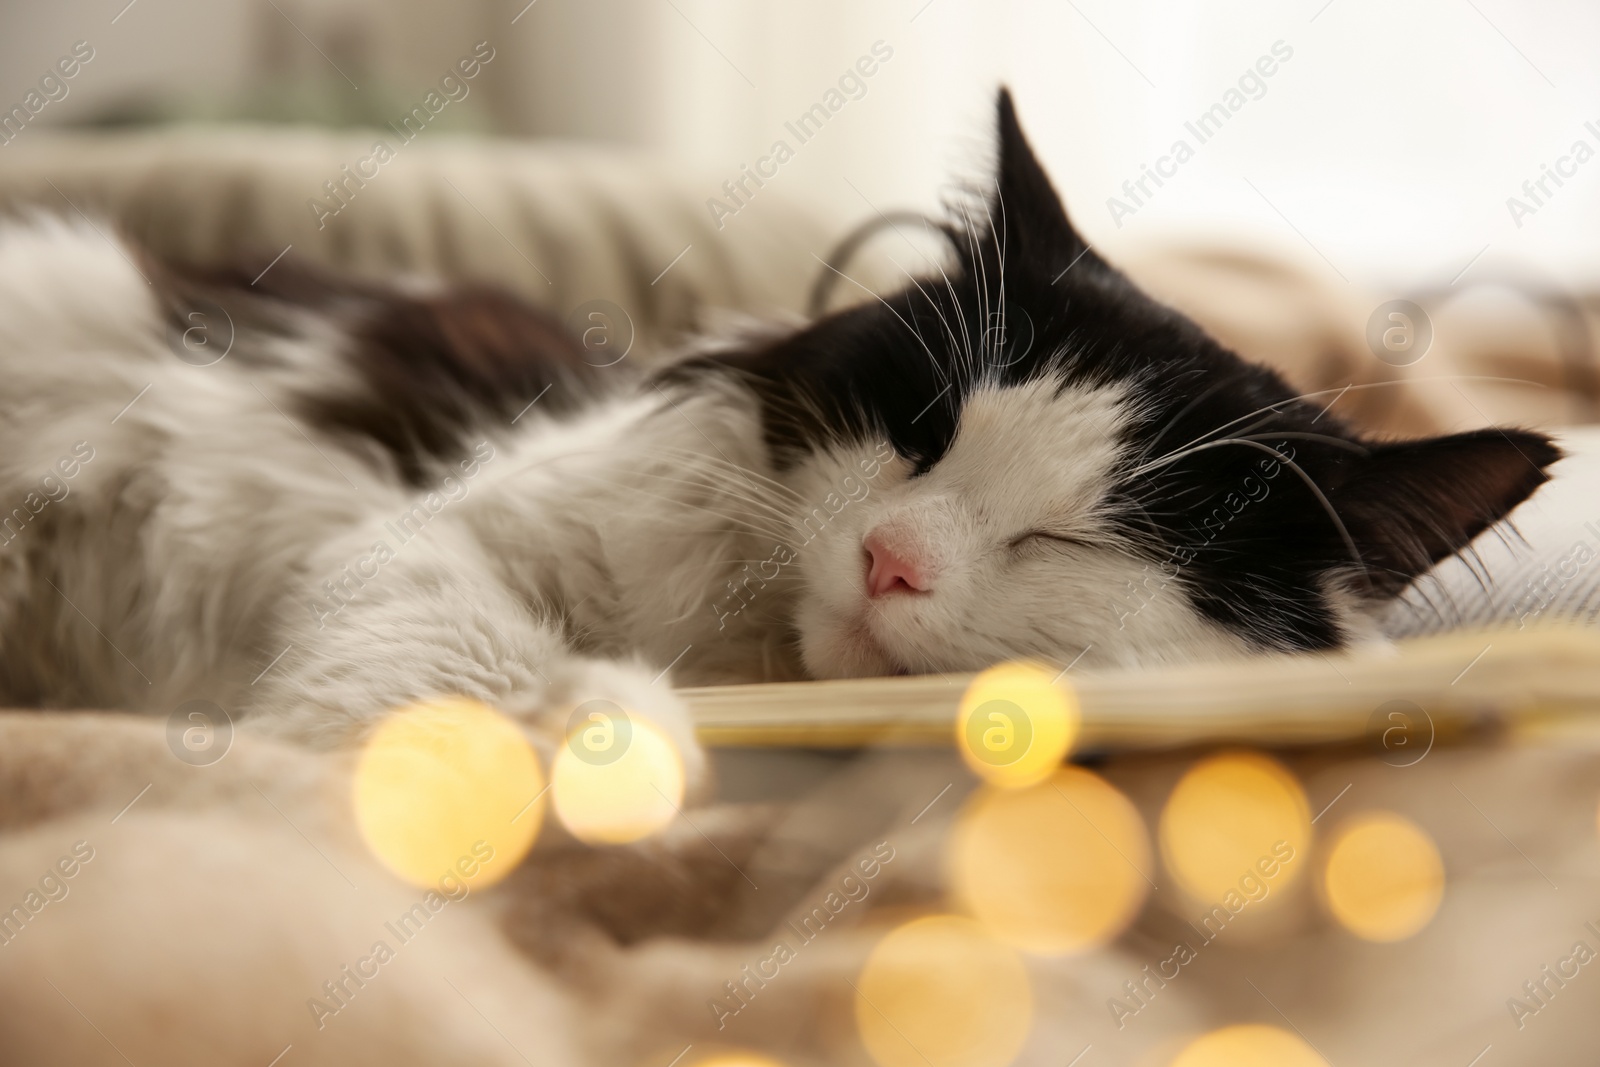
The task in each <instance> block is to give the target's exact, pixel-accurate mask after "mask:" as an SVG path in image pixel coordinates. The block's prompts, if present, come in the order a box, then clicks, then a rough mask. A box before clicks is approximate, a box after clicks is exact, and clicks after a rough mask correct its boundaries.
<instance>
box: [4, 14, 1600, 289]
mask: <svg viewBox="0 0 1600 1067" xmlns="http://www.w3.org/2000/svg"><path fill="white" fill-rule="evenodd" d="M525 3H526V0H465V2H460V3H450V4H443V3H430V2H427V0H390V2H385V3H378V2H376V0H316V2H308V0H206V2H200V0H135V2H134V3H132V4H127V0H105V2H98V0H97V2H94V3H82V2H74V3H60V4H36V3H23V2H21V0H9V2H8V3H6V4H5V5H4V6H3V10H4V16H3V29H4V32H0V71H3V72H4V80H3V84H0V99H3V101H4V102H5V103H6V105H7V106H10V105H11V104H12V103H15V102H17V101H18V100H20V99H21V97H22V95H23V94H24V93H25V92H26V91H27V90H28V89H29V88H30V86H31V85H32V84H33V83H34V82H35V81H36V80H37V77H38V75H39V74H40V73H42V72H44V71H46V70H48V69H49V68H50V66H51V65H52V64H53V63H54V62H55V61H56V60H57V58H58V57H59V56H60V55H63V54H65V53H66V52H67V50H68V49H69V47H70V46H71V44H72V43H73V42H75V41H78V40H87V41H89V42H90V43H91V44H92V45H93V47H94V49H95V58H94V60H93V61H92V63H91V64H89V65H88V66H87V67H86V68H85V70H84V72H83V74H82V75H81V76H80V77H78V78H76V79H74V80H73V81H72V83H71V85H70V94H69V96H68V97H67V98H65V99H63V100H60V101H59V102H52V103H51V104H50V105H49V106H48V107H47V108H45V109H44V111H43V112H42V113H40V114H39V115H38V116H37V118H36V119H35V120H34V121H35V122H36V123H37V124H38V125H39V126H41V127H51V126H65V125H96V124H130V123H150V122H175V121H183V120H194V119H203V120H217V119H230V118H253V119H265V120H270V121H280V122H291V121H292V122H311V123H318V124H329V125H341V126H349V125H362V124H365V125H371V126H377V127H382V126H384V125H385V124H386V123H388V122H390V121H393V120H395V119H397V118H398V117H399V116H400V115H401V114H403V113H404V112H406V111H407V110H408V109H409V108H410V106H412V105H413V104H415V103H417V102H418V101H419V99H420V98H421V96H422V94H423V93H425V92H426V91H427V90H428V89H429V88H431V87H433V86H434V85H435V84H436V83H437V82H438V80H439V77H440V75H441V74H442V73H443V72H444V71H446V70H447V69H448V68H449V67H450V65H451V64H453V63H454V62H455V61H456V60H457V59H458V58H459V57H460V56H461V55H464V54H466V53H467V52H468V51H470V48H471V46H472V45H473V44H474V43H476V42H478V41H488V42H489V43H490V45H491V46H492V47H493V48H494V49H495V50H496V52H497V58H496V61H495V62H493V63H492V64H490V65H489V67H488V68H487V69H486V70H485V71H484V73H483V75H482V77H481V78H480V79H478V80H477V81H476V82H475V84H474V85H473V87H472V92H471V94H470V97H469V98H468V99H466V100H463V101H461V102H459V104H454V103H453V104H452V106H451V108H450V109H449V111H448V114H446V115H444V116H441V118H443V119H446V120H447V122H446V123H441V128H443V127H444V126H446V125H447V126H449V127H452V128H454V129H456V130H464V131H479V132H485V133H494V134H501V135H507V136H512V137H519V138H562V139H578V140H583V141H598V142H608V143H616V144H623V145H629V146H637V147H642V148H647V149H651V150H654V151H657V152H659V153H663V154H665V155H667V156H669V157H671V158H673V159H675V160H676V161H680V162H681V163H682V164H683V165H685V166H686V167H689V168H692V169H693V170H694V171H696V172H703V173H704V175H705V178H706V181H707V183H708V184H707V192H706V195H707V196H711V195H715V194H716V193H717V190H718V188H719V187H720V185H721V182H722V181H724V180H727V179H729V178H734V177H737V175H738V173H739V168H740V166H741V165H744V164H754V163H755V161H756V159H757V158H758V157H759V156H760V155H762V154H763V153H765V152H766V151H767V150H768V149H769V147H770V146H771V145H772V143H773V142H774V141H775V140H777V139H779V138H783V139H786V140H790V141H791V142H792V141H793V138H792V137H789V136H788V135H787V134H786V133H785V130H784V123H785V122H788V121H792V120H794V119H795V118H796V117H797V116H798V115H800V114H801V113H803V112H804V111H805V110H806V109H807V108H809V107H810V106H811V105H812V104H814V103H816V102H818V101H819V100H820V99H821V98H822V96H823V94H824V93H825V92H826V91H827V90H828V89H830V88H831V87H833V86H834V85H835V84H836V83H837V80H838V79H839V77H840V75H841V74H842V73H844V72H845V71H846V70H847V69H849V68H850V67H851V66H852V65H853V64H854V63H855V62H856V60H857V59H858V57H860V56H863V55H867V54H869V52H870V49H871V46H872V45H873V43H874V42H876V41H882V42H884V44H885V45H887V46H888V47H889V48H890V49H892V53H893V58H892V59H891V60H889V61H887V62H885V63H883V64H882V66H881V69H880V70H878V71H877V72H876V73H875V74H874V75H873V76H872V77H870V78H868V79H865V84H866V86H867V89H866V92H865V94H864V95H863V96H861V98H860V99H858V100H850V101H849V103H848V105H847V106H846V107H845V108H843V109H842V110H841V112H840V113H839V114H837V115H836V116H835V117H834V119H833V121H831V122H830V123H829V124H828V127H827V129H826V131H825V133H824V134H823V135H821V136H818V137H816V138H815V139H814V140H813V141H811V142H809V143H807V144H805V145H804V146H798V145H797V146H796V147H797V148H803V150H800V151H797V153H796V156H795V158H794V159H793V160H792V161H789V162H787V163H786V164H785V165H784V166H783V168H782V170H781V177H780V178H779V179H778V181H779V182H781V184H782V186H783V188H784V190H785V193H784V195H785V196H786V197H788V198H791V199H798V200H804V201H808V202H810V203H812V204H814V205H816V206H817V207H819V208H821V209H823V210H825V211H827V212H829V213H830V214H835V215H839V216H841V217H842V216H844V215H850V216H858V215H863V214H865V213H867V212H869V211H870V210H871V208H872V206H877V207H880V208H884V209H887V208H889V207H898V206H914V207H925V208H926V207H932V206H934V205H935V204H936V203H937V198H938V196H939V194H940V191H941V189H942V188H944V187H945V186H946V185H947V183H948V182H949V181H950V180H952V179H953V178H960V177H972V176H976V175H981V174H982V163H983V159H984V157H985V154H986V152H987V146H988V139H989V121H990V111H991V92H992V90H993V88H994V86H995V85H996V83H998V82H1000V81H1004V82H1006V83H1008V84H1010V85H1011V86H1012V87H1013V88H1014V89H1015V90H1016V92H1017V95H1018V99H1019V103H1020V106H1021V108H1022V113H1023V116H1024V120H1025V122H1026V124H1027V127H1028V128H1029V130H1030V132H1031V134H1032V136H1033V138H1034V140H1035V141H1036V143H1037V146H1038V148H1039V150H1040V152H1041V154H1042V156H1043V157H1044V159H1045V161H1046V163H1047V165H1048V166H1049V168H1050V170H1051V172H1052V174H1053V175H1054V176H1055V178H1056V180H1057V182H1058V184H1059V185H1060V187H1061V189H1062V191H1063V193H1064V194H1065V196H1066V198H1067V200H1068V202H1069V205H1070V206H1071V209H1072V211H1073V213H1074V216H1075V219H1076V221H1077V222H1078V224H1079V226H1080V227H1081V228H1082V229H1083V230H1084V231H1085V232H1086V234H1087V235H1088V236H1089V237H1090V238H1091V240H1093V241H1094V242H1095V243H1096V244H1097V245H1100V246H1102V247H1104V248H1106V249H1108V250H1110V252H1111V254H1112V255H1115V254H1116V252H1117V250H1118V248H1120V247H1123V246H1130V245H1134V244H1136V243H1138V242H1141V241H1144V240H1147V239H1151V238H1155V237H1160V236H1169V235H1172V234H1183V235H1194V236H1198V237H1202V238H1210V237H1212V236H1215V235H1225V236H1227V237H1230V238H1232V239H1235V240H1240V241H1252V242H1255V241H1259V242H1262V243H1264V244H1267V245H1272V246H1276V245H1283V246H1286V247H1292V248H1293V249H1294V250H1295V251H1296V252H1297V253H1307V252H1308V251H1309V253H1310V254H1311V258H1313V259H1314V260H1315V261H1316V263H1318V264H1320V265H1321V268H1320V269H1322V270H1324V271H1325V272H1327V274H1328V276H1329V278H1331V279H1335V280H1338V279H1347V280H1349V281H1351V282H1355V283H1368V284H1376V285H1379V286H1382V285H1391V286H1392V285H1397V284H1401V283H1405V284H1414V283H1417V282H1418V281H1429V282H1431V281H1438V282H1441V283H1448V282H1449V281H1451V280H1452V279H1454V278H1456V277H1457V276H1458V275H1460V273H1461V272H1463V271H1464V270H1467V269H1469V265H1470V269H1471V270H1474V271H1485V272H1491V273H1492V272H1493V271H1495V270H1499V269H1515V270H1517V271H1520V272H1523V273H1526V274H1530V275H1532V276H1535V277H1537V278H1539V279H1541V280H1544V281H1547V282H1549V283H1552V284H1557V285H1561V286H1564V287H1568V288H1577V287H1581V286H1584V285H1586V284H1588V283H1591V282H1592V281H1593V280H1594V278H1595V276H1596V274H1597V273H1600V253H1597V251H1596V250H1597V248H1600V242H1597V241H1596V240H1595V236H1596V231H1597V224H1600V198H1597V197H1596V196H1595V195H1594V193H1595V189H1596V185H1597V182H1600V164H1595V165H1593V166H1592V167H1590V166H1587V165H1575V166H1576V171H1577V172H1576V175H1575V176H1572V177H1569V178H1567V179H1564V180H1565V184H1564V185H1563V186H1562V187H1560V188H1559V190H1558V189H1557V187H1556V186H1555V185H1553V184H1551V185H1547V186H1546V189H1547V190H1548V191H1550V192H1551V193H1552V194H1553V195H1551V196H1549V197H1547V198H1544V199H1545V204H1544V205H1542V206H1540V205H1535V206H1537V207H1538V210H1537V211H1536V212H1535V213H1533V214H1531V215H1527V216H1525V217H1523V218H1521V219H1520V223H1521V225H1520V226H1519V225H1518V221H1519V220H1518V219H1516V218H1514V217H1513V213H1512V212H1511V210H1510V209H1509V208H1508V205H1507V199H1508V198H1509V197H1513V196H1517V197H1522V198H1523V199H1524V201H1525V202H1528V203H1532V202H1531V201H1529V200H1528V198H1527V196H1526V194H1525V193H1524V192H1523V190H1522V185H1523V182H1524V181H1528V180H1530V179H1532V180H1537V179H1538V178H1539V176H1540V175H1541V174H1542V173H1543V172H1544V169H1545V168H1546V167H1555V166H1556V164H1557V162H1558V158H1559V157H1561V156H1563V155H1566V154H1568V153H1570V152H1571V150H1572V147H1573V145H1574V142H1575V141H1578V140H1585V141H1587V142H1588V143H1589V144H1590V145H1591V146H1594V147H1596V148H1600V103H1597V101H1600V91H1597V90H1600V69H1597V68H1596V66H1595V65H1594V64H1593V63H1592V62H1588V60H1589V52H1590V50H1591V48H1592V42H1593V41H1594V40H1595V39H1596V35H1597V33H1600V7H1597V6H1596V5H1593V4H1588V3H1580V2H1578V0H1541V2H1537V3H1511V2H1509V0H1420V2H1416V3H1408V4H1404V5H1399V4H1393V3H1386V2H1379V0H1294V2H1289V3H1284V2H1272V3H1268V2H1250V0H1228V2H1222V3H1210V4H1199V3H1193V2H1175V0H1164V2H1163V0H1132V2H1129V0H1120V2H1119V0H1071V2H1051V3H1045V2H1028V0H996V2H989V3H983V4H976V3H970V2H964V0H893V2H886V3H878V4H870V5H869V4H857V3H850V2H848V0H816V2H812V3H807V4H783V3H778V2H771V0H760V2H748V3H737V4H735V3H716V2H712V0H582V2H580V0H536V2H534V3H532V4H531V5H527V6H526V7H525V6H524V5H525ZM124 5H126V7H125V6H124ZM113 19H115V21H113ZM1277 42H1282V45H1280V46H1279V50H1280V51H1285V50H1287V51H1289V52H1292V58H1290V59H1288V60H1286V61H1283V62H1282V63H1281V64H1279V65H1278V69H1277V70H1276V72H1275V73H1274V74H1273V75H1272V76H1271V77H1269V78H1266V79H1264V86H1265V88H1264V90H1262V91H1260V95H1259V98H1255V91H1254V90H1246V91H1247V93H1249V94H1250V95H1249V96H1247V97H1246V99H1247V102H1246V103H1245V105H1244V106H1243V107H1241V108H1240V109H1239V110H1238V111H1237V112H1236V113H1234V114H1233V115H1232V117H1231V118H1230V119H1229V120H1228V121H1227V123H1226V125H1225V128H1224V129H1222V130H1221V131H1220V132H1218V133H1217V134H1216V135H1215V136H1213V137H1211V138H1210V139H1208V140H1207V142H1206V143H1204V144H1203V145H1201V144H1199V143H1198V142H1197V141H1196V139H1195V138H1194V137H1193V136H1192V135H1190V134H1189V133H1187V132H1186V131H1185V128H1184V123H1185V122H1194V121H1196V120H1197V119H1198V117H1199V116H1200V115H1201V114H1203V113H1204V112H1205V111H1206V110H1207V109H1208V108H1210V107H1211V106H1212V105H1214V104H1217V103H1218V102H1219V101H1221V100H1223V98H1224V94H1225V93H1226V92H1227V91H1228V90H1230V89H1233V88H1235V87H1236V86H1237V85H1238V83H1239V79H1240V77H1241V76H1242V75H1245V74H1246V73H1247V72H1248V71H1249V70H1250V69H1251V68H1252V67H1253V66H1254V65H1255V64H1256V63H1257V61H1258V59H1259V58H1260V57H1262V56H1267V55H1270V54H1272V48H1273V45H1274V44H1275V43H1277ZM1588 121H1595V122H1596V123H1597V125H1596V128H1595V129H1596V132H1591V131H1590V130H1587V129H1586V128H1585V125H1584V124H1585V123H1586V122H1588ZM1180 138H1183V139H1185V140H1188V141H1189V143H1190V144H1191V145H1193V146H1195V147H1196V152H1195V156H1194V158H1193V159H1192V160H1189V161H1187V162H1185V163H1184V164H1183V165H1182V166H1181V167H1180V168H1178V174H1177V176H1176V177H1173V178H1171V179H1170V180H1168V181H1167V182H1166V184H1165V185H1164V186H1163V187H1161V188H1160V189H1159V191H1158V192H1157V193H1156V195H1153V196H1151V197H1149V198H1148V200H1147V202H1146V203H1145V204H1143V205H1138V206H1137V210H1136V211H1135V212H1134V213H1132V214H1130V215H1127V216H1125V217H1122V218H1121V219H1120V220H1114V219H1113V216H1112V212H1111V211H1110V210H1109V209H1108V206H1107V200H1108V198H1111V197H1120V198H1123V200H1124V201H1125V202H1127V203H1132V201H1131V200H1129V199H1128V197H1127V196H1126V194H1125V193H1124V192H1123V189H1122V186H1123V183H1124V181H1128V180H1130V179H1131V180H1135V181H1136V180H1137V179H1138V178H1139V176H1140V175H1141V173H1142V170H1143V168H1144V167H1145V166H1147V165H1148V166H1152V167H1153V166H1155V165H1156V163H1157V160H1158V159H1159V158H1160V157H1162V156H1163V155H1165V154H1167V153H1168V152H1169V151H1170V149H1171V146H1172V144H1173V142H1174V141H1176V140H1178V139H1180ZM7 147H8V148H10V147H11V146H7ZM11 150H13V151H14V150H15V149H14V148H11ZM1573 166H1574V165H1573V164H1569V165H1568V167H1569V169H1571V168H1572V167H1573ZM1147 188H1149V189H1153V188H1154V187H1153V186H1147ZM752 208H753V209H754V211H755V212H756V213H759V212H760V209H761V205H760V198H757V199H756V202H755V203H753V204H752ZM1118 222H1120V225H1119V224H1118Z"/></svg>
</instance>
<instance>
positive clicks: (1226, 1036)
mask: <svg viewBox="0 0 1600 1067" xmlns="http://www.w3.org/2000/svg"><path fill="white" fill-rule="evenodd" d="M1172 1067H1328V1061H1327V1060H1325V1059H1323V1058H1322V1057H1321V1056H1319V1055H1318V1054H1317V1050H1316V1049H1314V1048H1312V1047H1311V1046H1310V1045H1308V1044H1306V1043H1305V1041H1304V1039H1302V1038H1300V1037H1297V1036H1295V1035H1294V1034H1291V1033H1289V1031H1287V1030H1280V1029H1278V1028H1277V1027H1276V1026H1261V1025H1256V1024H1251V1025H1247V1026H1225V1027H1223V1028H1222V1029H1221V1030H1213V1031H1212V1032H1211V1033H1209V1034H1206V1035H1205V1036H1203V1037H1199V1038H1196V1039H1195V1040H1194V1041H1192V1042H1190V1043H1189V1045H1188V1047H1186V1048H1185V1049H1184V1050H1183V1051H1182V1052H1180V1053H1178V1058H1177V1059H1175V1060H1173V1061H1172Z"/></svg>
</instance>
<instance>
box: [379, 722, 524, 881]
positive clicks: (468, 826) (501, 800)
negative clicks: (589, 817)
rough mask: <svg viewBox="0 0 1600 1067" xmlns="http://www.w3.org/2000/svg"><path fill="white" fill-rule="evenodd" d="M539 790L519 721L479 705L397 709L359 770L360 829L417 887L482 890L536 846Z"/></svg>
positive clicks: (385, 861) (393, 868)
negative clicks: (448, 884) (450, 883)
mask: <svg viewBox="0 0 1600 1067" xmlns="http://www.w3.org/2000/svg"><path fill="white" fill-rule="evenodd" d="M543 790H544V776H543V775H542V774H541V773H540V771H539V760H538V757H537V756H536V755H535V754H534V751H533V747H532V746H531V745H530V744H529V743H528V740H527V738H525V737H523V735H522V731H521V730H520V729H519V728H518V727H517V725H516V724H515V723H513V722H512V721H511V720H510V719H507V718H506V717H505V716H503V715H501V714H499V713H498V712H496V711H493V710H492V709H490V708H487V707H485V706H484V705H482V704H480V703H478V702H477V701H474V700H466V699H446V700H437V701H432V702H429V703H425V704H417V705H413V706H411V707H408V708H405V709H403V710H401V711H398V712H395V713H394V714H392V715H390V716H389V717H388V718H387V719H385V720H384V721H383V722H382V723H380V724H379V725H378V727H377V729H375V730H374V731H373V732H372V736H371V737H370V738H368V740H367V743H366V746H365V747H364V748H363V749H362V752H361V756H360V759H359V761H358V762H357V764H356V773H355V781H354V802H355V814H356V825H357V826H358V827H359V828H360V830H361V835H362V837H363V839H365V841H366V843H367V847H368V848H370V849H371V850H372V851H373V853H374V855H376V856H377V857H378V859H379V860H381V861H382V862H383V864H384V865H385V866H386V867H388V868H389V869H390V870H391V871H393V872H394V873H395V874H397V875H399V876H400V877H401V878H404V879H405V880H406V881H408V882H411V883H412V884H414V885H419V886H434V885H438V884H440V883H441V880H444V879H453V880H455V881H459V882H465V883H466V884H467V885H469V886H472V887H473V888H475V889H476V888H484V887H487V886H490V885H493V884H494V883H496V882H498V881H500V879H502V878H504V877H505V876H506V875H508V874H510V873H511V871H512V870H513V869H514V868H515V867H516V866H517V864H518V863H521V862H522V859H523V857H524V856H526V855H527V853H528V849H530V848H532V847H533V841H534V838H536V837H537V836H538V835H539V827H540V825H541V824H542V823H543V820H544V801H543V800H542V799H535V798H538V797H539V796H540V794H541V793H542V792H543ZM530 801H531V802H532V803H531V804H530Z"/></svg>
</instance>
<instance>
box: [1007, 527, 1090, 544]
mask: <svg viewBox="0 0 1600 1067" xmlns="http://www.w3.org/2000/svg"><path fill="white" fill-rule="evenodd" d="M1088 544H1089V542H1087V541H1085V540H1083V539H1081V538H1078V537H1073V536H1072V535H1070V534H1064V533H1059V532H1057V531H1055V530H1028V531H1027V532H1025V533H1020V534H1018V535H1017V536H1015V537H1013V538H1012V539H1011V540H1010V541H1009V542H1007V546H1008V547H1010V548H1013V549H1025V548H1029V547H1038V548H1044V549H1050V548H1056V547H1060V546H1065V545H1075V546H1078V547H1087V546H1088Z"/></svg>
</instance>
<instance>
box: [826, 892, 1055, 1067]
mask: <svg viewBox="0 0 1600 1067" xmlns="http://www.w3.org/2000/svg"><path fill="white" fill-rule="evenodd" d="M1032 1022H1033V989H1032V986H1031V985H1030V984H1029V982H1028V973H1027V971H1026V969H1025V968H1024V967H1023V965H1022V959H1021V957H1020V956H1018V955H1017V953H1016V951H1015V950H1014V949H1012V948H1010V947H1009V946H1007V945H1004V944H1002V943H1001V942H999V941H997V940H995V939H994V938H993V937H991V936H989V935H988V934H987V933H986V932H985V931H984V929H983V928H982V927H981V926H979V925H978V924H977V923H975V922H973V921H972V920H971V919H965V918H960V917H958V916H954V915H931V916H928V917H926V918H921V919H915V920H913V921H911V922H909V923H906V924H905V925H904V926H900V927H898V928H896V929H895V930H893V931H892V932H890V933H889V934H888V935H887V936H885V937H884V938H883V940H881V941H879V942H878V944H877V945H876V946H874V948H873V950H872V953H871V954H870V955H869V956H868V957H867V962H866V964H865V966H863V967H862V969H861V977H860V978H859V979H858V980H857V982H856V1026H857V1027H858V1028H859V1030H860V1032H861V1040H862V1043H863V1044H865V1045H866V1047H867V1051H868V1052H869V1053H871V1055H872V1058H873V1060H874V1061H875V1062H876V1063H877V1064H878V1067H1006V1065H1007V1064H1009V1063H1010V1062H1011V1061H1012V1060H1013V1059H1014V1058H1015V1057H1016V1055H1017V1052H1018V1051H1019V1050H1020V1049H1021V1048H1022V1044H1023V1042H1024V1041H1025V1040H1027V1037H1028V1030H1029V1028H1030V1026H1031V1025H1032Z"/></svg>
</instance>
